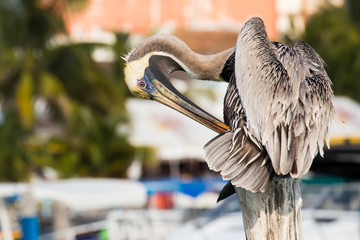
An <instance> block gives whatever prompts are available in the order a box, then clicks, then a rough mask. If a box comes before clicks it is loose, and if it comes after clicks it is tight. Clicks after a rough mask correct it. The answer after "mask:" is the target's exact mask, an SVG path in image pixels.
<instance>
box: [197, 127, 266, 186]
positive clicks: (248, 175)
mask: <svg viewBox="0 0 360 240" xmlns="http://www.w3.org/2000/svg"><path fill="white" fill-rule="evenodd" d="M204 150H205V155H206V157H205V159H206V161H207V163H208V165H209V168H210V169H212V170H214V171H217V172H220V173H221V175H222V177H223V179H224V180H231V183H232V184H233V185H235V186H240V187H243V188H245V189H247V190H250V191H253V192H258V191H262V192H264V191H265V190H266V189H267V186H268V185H269V183H270V180H271V178H272V175H273V169H272V167H271V161H270V159H269V157H268V155H267V153H266V151H265V150H264V149H260V148H259V147H258V146H257V145H256V144H255V143H254V142H252V141H251V139H250V138H249V137H247V136H246V134H245V132H244V131H243V130H242V129H237V130H236V131H235V132H234V131H228V132H226V133H222V134H220V135H218V136H216V137H215V138H213V139H212V140H210V141H209V142H208V143H207V144H206V145H205V146H204Z"/></svg>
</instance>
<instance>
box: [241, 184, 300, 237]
mask: <svg viewBox="0 0 360 240" xmlns="http://www.w3.org/2000/svg"><path fill="white" fill-rule="evenodd" d="M236 193H237V196H238V199H239V202H240V205H241V210H242V215H243V222H244V228H245V232H246V236H247V240H264V239H266V240H285V239H286V240H300V239H303V237H302V229H301V213H300V212H301V206H302V199H301V191H300V186H299V180H298V179H293V178H283V179H274V180H272V182H271V184H270V186H269V188H268V189H267V191H266V192H264V193H261V192H258V193H253V192H251V191H247V190H245V189H243V188H241V187H237V188H236Z"/></svg>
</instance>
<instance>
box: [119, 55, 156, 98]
mask: <svg viewBox="0 0 360 240" xmlns="http://www.w3.org/2000/svg"><path fill="white" fill-rule="evenodd" d="M152 55H154V53H149V54H147V55H145V56H144V57H142V58H140V59H138V60H134V61H131V62H128V63H127V64H126V66H125V69H124V73H125V82H126V84H127V86H128V88H129V90H130V92H131V93H132V94H134V95H135V96H137V97H139V98H144V99H151V91H149V90H148V89H146V87H149V86H153V85H152V84H150V83H149V80H148V79H146V76H145V69H146V68H147V67H149V58H150V57H151V56H152Z"/></svg>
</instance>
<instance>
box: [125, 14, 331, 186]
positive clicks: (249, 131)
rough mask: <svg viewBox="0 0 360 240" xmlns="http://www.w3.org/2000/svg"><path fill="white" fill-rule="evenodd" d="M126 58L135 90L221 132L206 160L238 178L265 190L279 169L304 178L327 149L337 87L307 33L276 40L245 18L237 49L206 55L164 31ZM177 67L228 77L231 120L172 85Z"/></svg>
mask: <svg viewBox="0 0 360 240" xmlns="http://www.w3.org/2000/svg"><path fill="white" fill-rule="evenodd" d="M126 60H127V64H126V68H125V79H126V83H127V85H128V87H129V89H130V91H131V92H132V93H133V94H135V95H136V96H138V97H141V98H146V99H153V100H156V101H159V102H161V103H164V104H166V105H168V106H170V107H172V108H174V109H176V110H178V111H180V112H182V113H184V114H186V115H187V116H189V117H191V118H193V119H195V120H196V121H198V122H200V123H202V124H204V125H205V126H207V127H209V128H211V129H213V130H214V131H216V132H218V133H219V135H218V136H216V137H215V138H214V139H212V140H211V141H210V142H209V143H207V144H206V145H205V147H204V149H205V153H206V161H207V163H208V165H209V168H210V169H213V170H215V171H218V172H220V173H221V175H222V177H223V178H224V179H228V180H231V183H232V184H233V185H235V186H240V187H243V188H245V189H247V190H250V191H253V192H256V191H262V192H263V191H265V190H266V188H267V186H268V184H269V182H270V180H271V179H272V178H273V176H274V175H275V176H284V175H290V176H291V177H294V178H299V177H301V176H303V175H304V174H306V173H307V172H308V171H309V168H310V165H311V163H312V160H313V158H314V157H315V155H316V154H317V153H318V152H320V154H321V155H322V154H323V145H324V139H325V138H326V139H327V143H328V142H329V138H328V134H329V126H330V122H331V120H332V118H333V116H334V109H333V106H332V97H333V93H332V90H331V81H330V79H329V77H328V75H327V74H326V72H325V70H324V64H323V61H322V59H321V58H320V56H319V55H318V54H317V53H316V52H315V50H314V49H312V48H311V47H310V46H309V45H308V44H306V43H305V42H302V41H298V42H297V43H296V44H295V45H294V47H289V46H287V45H285V44H282V43H277V42H270V41H269V39H268V37H267V34H266V31H265V26H264V23H263V21H262V20H261V19H260V18H251V19H250V20H248V21H247V22H246V23H245V24H244V26H243V28H242V30H241V31H240V33H239V36H238V40H237V44H236V48H235V49H229V50H226V51H224V52H220V53H217V54H214V55H200V54H197V53H195V52H193V51H192V50H191V49H189V47H188V46H187V45H186V44H185V43H184V42H182V41H181V40H179V39H177V38H175V37H173V36H165V35H158V36H154V37H150V38H148V39H146V40H144V41H143V42H141V43H140V45H138V46H137V47H136V48H135V49H134V50H133V51H131V52H130V53H129V55H128V56H127V58H126ZM176 70H182V71H185V72H187V73H188V74H189V75H190V76H192V77H193V78H197V79H205V80H206V79H208V80H211V79H223V80H225V81H228V82H229V85H228V89H227V92H226V95H225V100H224V122H225V124H223V123H222V122H221V121H219V120H217V119H216V118H214V117H212V116H211V115H209V114H208V113H206V112H205V111H204V110H202V109H200V108H199V107H198V106H196V105H195V104H193V103H192V102H190V101H189V100H188V99H186V98H185V97H184V96H182V95H181V94H180V93H179V92H178V91H177V90H176V89H175V88H174V87H173V86H172V85H171V83H170V82H169V75H170V73H172V72H173V71H176ZM227 126H229V127H227Z"/></svg>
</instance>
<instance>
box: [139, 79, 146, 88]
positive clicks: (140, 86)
mask: <svg viewBox="0 0 360 240" xmlns="http://www.w3.org/2000/svg"><path fill="white" fill-rule="evenodd" d="M138 86H139V88H141V89H145V88H146V82H145V81H144V80H143V79H141V80H139V81H138Z"/></svg>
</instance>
